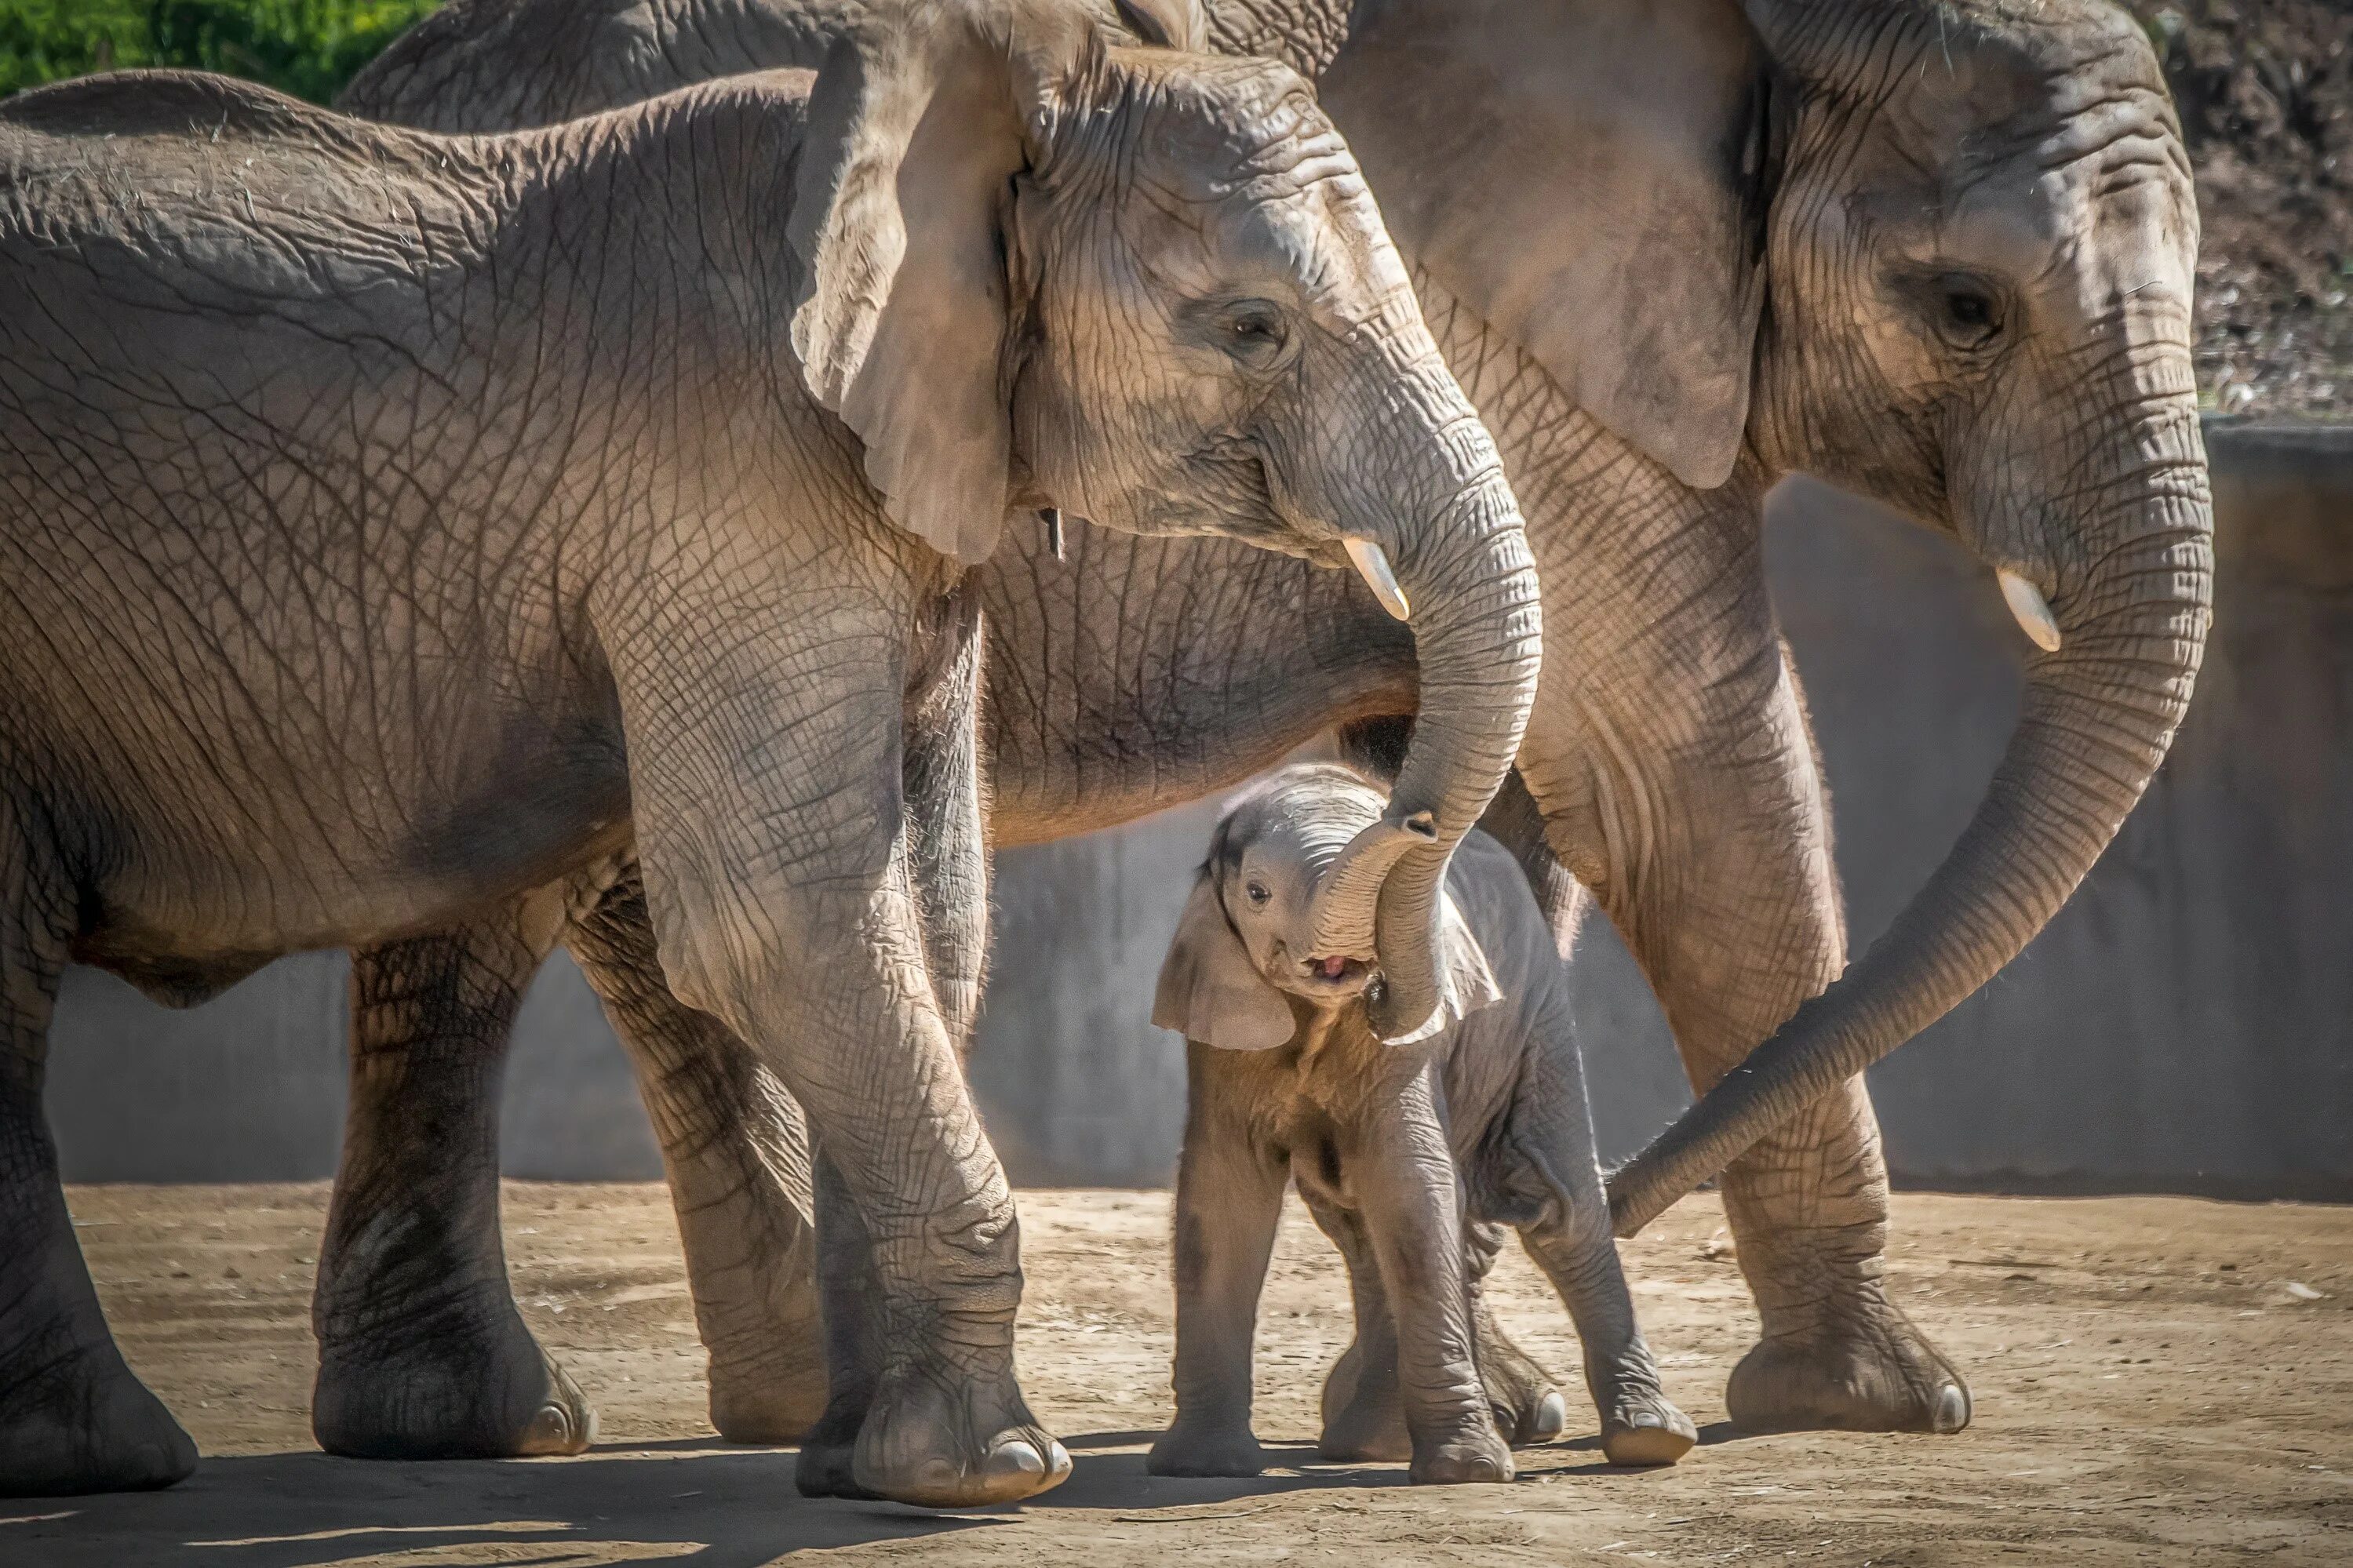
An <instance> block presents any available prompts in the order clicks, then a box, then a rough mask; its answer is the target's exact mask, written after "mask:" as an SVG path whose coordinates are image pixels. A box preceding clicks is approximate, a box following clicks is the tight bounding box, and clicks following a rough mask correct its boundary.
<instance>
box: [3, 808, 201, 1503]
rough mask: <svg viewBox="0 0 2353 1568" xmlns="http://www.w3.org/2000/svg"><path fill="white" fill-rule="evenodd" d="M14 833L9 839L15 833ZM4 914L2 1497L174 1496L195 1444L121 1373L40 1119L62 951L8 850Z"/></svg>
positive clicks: (19, 856)
mask: <svg viewBox="0 0 2353 1568" xmlns="http://www.w3.org/2000/svg"><path fill="white" fill-rule="evenodd" d="M12 837H13V836H12ZM7 847H8V848H10V849H13V850H15V857H14V858H15V864H14V865H12V866H9V867H8V868H7V870H8V871H9V872H10V873H13V874H12V875H10V876H9V877H8V878H7V883H8V885H6V886H5V889H0V891H5V897H6V899H7V900H8V901H7V903H6V904H5V906H0V1497H61V1496H68V1495H71V1494H75V1493H82V1492H111V1491H137V1490H144V1489H151V1488H154V1487H167V1486H170V1485H172V1484H173V1483H174V1481H178V1480H181V1479H185V1477H186V1476H187V1475H188V1473H189V1472H190V1471H191V1470H193V1469H195V1466H196V1446H195V1444H194V1443H193V1442H191V1441H189V1439H188V1435H187V1434H186V1433H185V1432H184V1431H182V1430H181V1429H180V1424H179V1423H178V1422H176V1421H174V1419H173V1418H172V1413H171V1412H170V1411H168V1410H166V1409H164V1405H163V1402H162V1401H161V1400H158V1399H157V1398H156V1397H155V1396H154V1395H153V1394H151V1393H149V1392H148V1391H147V1387H146V1385H145V1384H142V1383H141V1382H140V1381H139V1379H138V1378H137V1377H136V1376H135V1375H133V1374H132V1371H131V1369H130V1368H129V1367H128V1366H126V1365H125V1364H123V1361H122V1354H121V1352H120V1351H118V1350H117V1349H115V1345H114V1339H113V1336H112V1335H111V1334H110V1333H108V1331H107V1328H106V1318H105V1315H104V1314H103V1313H102V1312H101V1311H100V1310H99V1305H98V1293H97V1292H96V1291H95V1290H94V1289H92V1288H91V1286H90V1270H89V1269H88V1268H86V1267H84V1265H83V1263H82V1258H81V1248H80V1247H79V1245H77V1244H76V1242H75V1240H74V1233H73V1221H72V1220H71V1218H69V1216H68V1215H67V1213H66V1202H65V1192H64V1189H63V1188H62V1187H61V1186H60V1185H59V1184H58V1155H57V1146H56V1144H55V1143H54V1142H51V1140H50V1138H49V1130H48V1122H47V1118H46V1117H44V1116H43V1114H42V1111H41V1079H42V1074H43V1068H44V1064H45V1058H46V1056H47V1044H48V1030H49V1016H50V1012H51V1010H52V1007H53V1006H54V1005H55V1002H56V999H57V984H58V974H59V973H60V972H61V970H62V969H63V967H64V963H65V953H64V942H62V941H61V940H60V939H59V937H58V934H57V930H56V928H55V927H54V926H52V925H50V924H48V923H47V922H46V921H42V920H41V919H40V916H39V915H38V913H37V906H38V904H39V902H40V901H41V900H38V899H37V897H35V896H34V886H33V881H32V879H30V878H29V877H27V876H26V870H25V865H26V857H25V856H24V853H23V851H22V849H21V848H20V847H17V846H16V844H14V843H11V844H9V845H8V846H7Z"/></svg>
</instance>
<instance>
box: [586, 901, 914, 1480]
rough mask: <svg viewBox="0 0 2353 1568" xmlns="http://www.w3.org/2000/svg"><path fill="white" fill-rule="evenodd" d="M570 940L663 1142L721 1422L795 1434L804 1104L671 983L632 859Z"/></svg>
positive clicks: (811, 1320)
mask: <svg viewBox="0 0 2353 1568" xmlns="http://www.w3.org/2000/svg"><path fill="white" fill-rule="evenodd" d="M566 940H567V942H568V944H569V945H570V947H571V949H572V955H573V957H574V958H575V959H576V960H577V961H578V962H579V964H580V968H581V972H582V973H584V974H586V976H587V977H588V983H589V984H590V985H591V986H593V987H594V988H595V989H596V994H597V996H598V998H599V999H600V1000H602V1001H603V1003H604V1004H605V1014H606V1016H607V1017H608V1018H609V1019H611V1020H612V1023H613V1028H614V1032H615V1033H617V1035H619V1036H620V1038H621V1044H622V1046H623V1047H624V1048H625V1049H627V1051H628V1056H629V1064H630V1066H631V1067H632V1068H634V1069H635V1070H636V1073H637V1079H638V1094H639V1095H640V1097H641V1098H642V1099H643V1100H644V1101H645V1105H646V1112H647V1115H648V1116H649V1119H650V1120H651V1121H652V1123H653V1129H654V1136H655V1137H656V1138H657V1139H658V1140H659V1142H660V1144H661V1152H662V1166H663V1169H664V1171H665V1172H666V1173H668V1175H669V1177H670V1202H671V1205H672V1206H673V1207H674V1208H675V1210H676V1211H677V1215H678V1231H679V1241H680V1243H681V1247H683V1249H684V1251H685V1254H686V1272H687V1279H688V1282H689V1284H690V1285H691V1288H692V1290H693V1295H694V1320H695V1326H696V1328H697V1329H698V1330H699V1331H701V1333H702V1345H703V1349H704V1351H705V1352H706V1353H707V1354H708V1356H709V1358H710V1382H711V1424H712V1426H715V1427H717V1428H718V1429H719V1435H720V1436H723V1437H725V1438H727V1439H728V1440H729V1441H731V1442H736V1443H797V1442H799V1441H800V1440H801V1439H802V1438H803V1437H804V1436H807V1435H808V1433H809V1431H810V1428H811V1427H812V1426H815V1425H816V1423H817V1421H818V1416H819V1414H820V1413H821V1412H822V1411H823V1410H824V1409H825V1408H826V1389H827V1375H826V1366H825V1359H824V1353H823V1351H824V1332H823V1330H822V1328H821V1326H820V1319H819V1313H818V1288H817V1279H816V1274H817V1237H816V1230H815V1226H814V1224H813V1223H812V1218H811V1210H812V1205H813V1204H814V1201H815V1200H814V1198H813V1196H812V1193H811V1188H812V1185H813V1184H814V1176H813V1173H812V1159H811V1154H810V1150H809V1135H808V1127H807V1121H806V1120H805V1119H804V1118H803V1116H802V1114H801V1108H800V1105H799V1102H798V1101H797V1100H794V1099H793V1097H792V1095H791V1094H790V1093H789V1092H788V1091H787V1090H786V1089H785V1087H784V1085H783V1083H781V1082H780V1081H779V1080H778V1079H777V1078H776V1075H775V1074H774V1073H773V1072H771V1071H769V1070H768V1068H765V1066H763V1065H762V1064H761V1062H760V1060H759V1058H757V1057H756V1056H754V1054H753V1051H752V1049H751V1047H749V1046H747V1045H745V1044H744V1042H743V1041H742V1040H740V1039H738V1038H737V1037H735V1035H734V1034H733V1033H732V1032H731V1031H730V1030H729V1029H728V1028H727V1026H725V1025H723V1024H722V1023H720V1021H719V1020H718V1019H716V1018H714V1017H712V1016H711V1015H710V1014H708V1013H702V1012H698V1011H696V1010H695V1009H694V1008H691V1007H689V1006H687V1005H685V1004H683V1003H681V1002H680V1001H679V999H678V998H677V997H676V996H674V995H672V994H670V984H669V982H668V981H667V980H666V979H665V978H664V977H663V975H662V970H661V957H660V954H659V952H658V951H657V948H656V945H655V942H654V932H653V922H652V918H651V916H650V915H649V913H648V912H647V910H646V902H645V888H644V884H643V882H642V880H641V879H640V878H639V877H638V869H637V867H636V865H635V863H634V862H632V863H631V864H630V865H628V867H627V868H624V869H623V871H622V873H621V875H620V877H619V879H617V880H616V881H615V882H614V883H613V885H612V886H611V887H610V888H609V889H606V890H605V892H604V894H603V896H602V897H601V899H600V900H598V901H597V902H596V904H595V906H594V907H593V908H592V909H591V910H589V911H588V912H587V913H586V914H585V915H584V916H583V917H582V918H581V919H580V920H579V921H578V922H577V923H576V924H575V926H574V927H573V928H572V931H571V933H570V935H569V937H568V938H567V939H566ZM867 1272H868V1273H870V1274H871V1266H870V1267H869V1268H868V1270H867ZM856 1432H857V1428H856V1426H855V1425H853V1426H851V1428H850V1435H851V1436H856Z"/></svg>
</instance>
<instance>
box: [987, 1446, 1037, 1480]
mask: <svg viewBox="0 0 2353 1568" xmlns="http://www.w3.org/2000/svg"><path fill="white" fill-rule="evenodd" d="M1045 1473H1046V1461H1045V1460H1044V1459H1041V1458H1039V1457H1038V1450H1037V1449H1035V1448H1033V1447H1030V1446H1029V1444H1027V1443H1024V1442H1022V1441H1020V1440H1019V1439H1018V1438H1017V1439H1015V1440H1014V1441H1012V1442H1010V1443H1004V1444H1000V1445H998V1446H997V1448H996V1449H995V1451H993V1452H992V1453H990V1455H989V1456H988V1474H989V1475H990V1476H992V1477H998V1476H1008V1477H1009V1476H1042V1475H1044V1474H1045Z"/></svg>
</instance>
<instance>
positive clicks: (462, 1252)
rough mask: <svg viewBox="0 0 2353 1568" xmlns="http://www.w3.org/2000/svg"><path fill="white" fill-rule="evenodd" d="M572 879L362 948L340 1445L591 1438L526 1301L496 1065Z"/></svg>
mask: <svg viewBox="0 0 2353 1568" xmlns="http://www.w3.org/2000/svg"><path fill="white" fill-rule="evenodd" d="M562 929H563V889H561V888H560V887H550V888H546V889H540V890H539V891H537V892H535V893H533V895H532V896H531V897H530V898H528V899H526V900H522V902H520V903H518V904H517V905H515V906H513V907H512V908H509V909H507V910H501V911H500V912H498V913H497V914H495V915H491V916H488V917H485V918H484V919H482V920H480V921H474V922H472V923H470V924H469V925H466V926H463V927H459V928H457V929H455V930H452V931H441V932H435V933H432V934H429V935H426V936H419V937H413V938H409V939H407V940H406V941H402V942H387V943H385V944H383V945H381V946H378V947H373V948H363V949H359V950H357V951H355V952H353V954H352V1043H351V1052H352V1059H351V1105H350V1110H349V1111H348V1112H347V1114H346V1116H345V1119H344V1131H343V1161H342V1163H341V1165H340V1166H339V1167H338V1169H337V1171H336V1173H335V1189H334V1196H333V1199H332V1202H331V1203H330V1204H329V1205H328V1210H327V1228H326V1235H325V1237H324V1239H323V1240H322V1242H321V1245H320V1248H319V1274H318V1282H317V1286H316V1288H315V1290H314V1292H313V1295H312V1300H311V1321H312V1324H313V1326H314V1327H315V1329H316V1331H317V1333H318V1337H319V1373H318V1380H317V1383H316V1384H315V1385H314V1387H313V1389H312V1392H311V1430H312V1432H313V1433H314V1434H315V1435H316V1436H317V1437H318V1440H319V1446H320V1447H322V1448H324V1449H326V1450H327V1451H328V1452H329V1453H331V1454H345V1455H350V1456H353V1457H354V1458H377V1459H447V1458H503V1457H507V1456H512V1455H525V1454H576V1453H579V1452H580V1451H581V1450H582V1449H584V1448H586V1447H587V1446H588V1445H589V1443H590V1442H591V1441H592V1440H594V1438H595V1436H596V1415H595V1412H594V1411H592V1410H591V1409H590V1408H589V1405H588V1402H587V1400H586V1398H585V1397H584V1396H583V1395H582V1394H581V1392H580V1390H579V1388H578V1387H577V1386H576V1385H575V1384H574V1383H573V1381H572V1379H571V1378H570V1377H569V1376H567V1375H566V1374H565V1372H564V1371H563V1369H562V1368H561V1367H559V1366H557V1365H556V1364H555V1363H554V1361H553V1360H552V1359H551V1358H550V1357H549V1356H548V1354H547V1353H546V1352H545V1351H543V1349H541V1347H540V1344H539V1342H538V1341H536V1340H535V1339H533V1337H532V1333H531V1331H530V1329H528V1328H527V1327H525V1326H524V1324H523V1321H522V1314H521V1313H520V1312H518V1311H517V1310H515V1303H514V1296H513V1294H512V1290H511V1289H510V1287H509V1284H508V1279H507V1266H506V1253H505V1249H504V1247H503V1245H502V1242H501V1237H500V1232H499V1148H498V1136H499V1120H498V1118H499V1079H500V1075H501V1072H502V1071H503V1070H504V1068H505V1063H506V1052H507V1045H508V1038H509V1034H510V1031H511V1029H512V1026H513V1023H514V1016H515V1010H516V1008H517V1007H518V1006H519V1005H521V1003H522V994H523V990H524V988H525V987H526V986H528V985H529V984H530V983H531V978H532V976H533V973H536V972H537V970H538V968H539V965H540V963H541V961H542V960H543V958H544V957H545V956H546V954H547V952H548V951H549V950H550V949H551V948H552V947H553V946H554V939H555V936H556V934H557V933H558V932H559V931H561V930H562Z"/></svg>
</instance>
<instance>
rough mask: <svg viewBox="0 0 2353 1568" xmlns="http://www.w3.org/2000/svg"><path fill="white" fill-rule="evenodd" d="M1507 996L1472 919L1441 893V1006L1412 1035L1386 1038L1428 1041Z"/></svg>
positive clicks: (1403, 1042) (1402, 1043)
mask: <svg viewBox="0 0 2353 1568" xmlns="http://www.w3.org/2000/svg"><path fill="white" fill-rule="evenodd" d="M1503 999H1504V991H1503V987H1501V986H1500V985H1497V984H1495V972H1494V971H1493V969H1491V968H1489V967H1488V966H1487V952H1486V950H1485V949H1484V948H1482V947H1481V946H1480V945H1479V939H1478V938H1477V937H1475V936H1473V935H1472V933H1471V926H1470V922H1468V921H1465V920H1464V919H1463V918H1462V911H1461V910H1460V909H1459V908H1457V907H1456V906H1455V902H1454V895H1453V894H1452V893H1444V894H1440V897H1439V900H1438V1006H1437V1008H1436V1010H1435V1011H1433V1012H1432V1013H1431V1014H1430V1017H1429V1019H1428V1021H1426V1022H1425V1023H1424V1024H1423V1025H1422V1026H1421V1027H1419V1028H1418V1029H1416V1030H1415V1031H1414V1032H1413V1033H1411V1034H1410V1035H1399V1036H1398V1037H1396V1038H1395V1039H1392V1040H1388V1041H1386V1042H1385V1043H1386V1044H1388V1045H1392V1046H1409V1045H1412V1044H1413V1043H1414V1042H1416V1041H1417V1040H1426V1039H1428V1038H1430V1036H1432V1035H1434V1034H1436V1033H1438V1031H1439V1030H1440V1029H1443V1028H1445V1027H1446V1026H1449V1025H1450V1024H1452V1023H1454V1022H1455V1021H1456V1020H1458V1019H1461V1018H1467V1017H1469V1016H1471V1015H1472V1014H1473V1013H1476V1012H1477V1011H1478V1010H1479V1009H1480V1008H1482V1007H1484V1006H1487V1005H1491V1004H1493V1003H1496V1002H1500V1001H1502V1000H1503Z"/></svg>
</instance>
